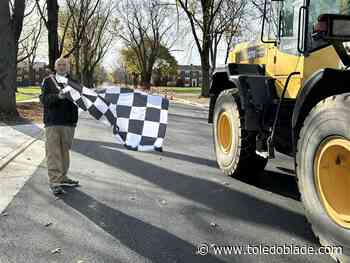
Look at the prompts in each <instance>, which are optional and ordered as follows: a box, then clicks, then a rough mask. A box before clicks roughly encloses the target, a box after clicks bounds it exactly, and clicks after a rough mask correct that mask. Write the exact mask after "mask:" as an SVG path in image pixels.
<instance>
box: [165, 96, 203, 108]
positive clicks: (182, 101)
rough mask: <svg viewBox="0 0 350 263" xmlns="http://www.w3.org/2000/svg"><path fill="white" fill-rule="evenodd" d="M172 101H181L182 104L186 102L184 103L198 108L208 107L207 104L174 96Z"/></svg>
mask: <svg viewBox="0 0 350 263" xmlns="http://www.w3.org/2000/svg"><path fill="white" fill-rule="evenodd" d="M172 101H174V102H178V103H182V104H186V105H191V106H195V107H199V108H202V109H209V105H208V106H207V105H204V104H200V103H197V102H192V101H189V100H184V99H178V98H174V99H173V100H172Z"/></svg>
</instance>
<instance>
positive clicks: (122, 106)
mask: <svg viewBox="0 0 350 263" xmlns="http://www.w3.org/2000/svg"><path fill="white" fill-rule="evenodd" d="M59 81H62V80H59ZM63 81H64V82H65V88H64V89H63V90H62V92H63V93H64V94H65V95H66V97H67V98H68V99H69V100H71V101H72V102H74V103H75V104H76V105H77V106H78V107H79V108H81V109H82V110H84V111H88V112H89V113H90V115H91V116H93V117H94V118H95V119H97V120H100V121H103V122H104V123H106V124H108V125H110V126H111V127H112V128H113V134H114V135H115V137H116V138H117V143H119V144H123V145H125V146H126V147H127V148H129V149H133V150H138V151H149V150H161V149H162V145H163V141H164V138H165V132H166V128H167V123H168V108H169V101H168V100H167V99H165V98H163V97H161V96H156V95H149V94H147V93H144V92H141V91H134V90H131V89H127V88H120V87H117V86H108V87H105V88H104V89H102V90H100V91H98V92H95V91H93V90H91V89H88V88H86V87H83V86H81V85H80V84H78V83H76V82H74V81H68V80H67V81H65V80H63Z"/></svg>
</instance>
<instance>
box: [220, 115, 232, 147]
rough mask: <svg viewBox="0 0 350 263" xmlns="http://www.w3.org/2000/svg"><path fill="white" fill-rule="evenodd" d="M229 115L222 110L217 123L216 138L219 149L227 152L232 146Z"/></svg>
mask: <svg viewBox="0 0 350 263" xmlns="http://www.w3.org/2000/svg"><path fill="white" fill-rule="evenodd" d="M231 127H232V126H231V121H230V116H229V115H228V113H227V112H222V113H221V114H220V116H219V120H218V124H217V138H218V143H219V145H220V148H221V150H222V151H223V152H224V153H228V152H229V151H230V150H231V147H232V128H231Z"/></svg>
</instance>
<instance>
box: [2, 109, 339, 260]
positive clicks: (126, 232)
mask: <svg viewBox="0 0 350 263" xmlns="http://www.w3.org/2000/svg"><path fill="white" fill-rule="evenodd" d="M206 116H207V112H206V111H205V110H203V109H200V108H194V107H190V106H184V105H179V104H176V105H175V104H174V105H172V106H171V109H170V120H169V128H168V131H167V140H166V143H165V145H164V152H163V153H155V152H152V153H140V152H132V151H128V150H126V149H124V148H123V147H120V146H118V145H116V144H115V143H114V141H113V137H112V136H111V134H112V133H111V131H110V130H108V129H107V128H106V127H105V126H104V125H103V124H101V123H98V122H96V121H94V120H92V119H90V118H89V117H88V116H87V115H82V116H81V117H80V121H79V125H78V128H77V133H76V139H75V142H74V149H73V152H72V166H71V172H70V176H71V177H73V178H77V179H79V180H80V182H81V184H82V187H80V188H77V189H71V190H69V191H68V193H67V194H66V195H65V196H64V198H62V199H58V200H57V199H55V198H54V197H53V196H52V195H51V193H50V192H49V191H48V186H47V178H46V167H45V163H44V162H43V163H42V164H41V165H40V166H39V167H38V168H37V170H36V171H35V173H34V174H33V176H32V177H31V179H30V180H29V181H28V182H27V183H26V185H25V186H24V187H23V188H22V189H21V191H20V192H19V193H18V195H17V196H16V197H15V199H14V200H13V201H12V202H11V204H10V205H9V207H8V209H7V211H6V212H7V214H8V215H7V216H2V217H0V237H1V238H0V262H1V263H8V262H11V263H12V262H13V263H22V262H23V263H30V262H33V263H34V262H35V263H39V262H45V263H48V262H49V263H51V262H64V263H66V262H76V263H78V262H80V263H83V262H98V263H104V262H132V263H137V262H160V263H167V262H191V263H192V262H201V263H202V262H219V263H221V262H239V263H244V262H266V263H270V262H332V260H331V259H330V258H329V257H328V256H313V255H299V256H296V255H269V256H268V255H230V256H218V255H214V253H213V252H212V253H211V254H209V255H207V256H200V255H196V253H195V252H196V247H197V245H199V244H201V243H207V244H217V245H242V246H247V245H251V246H253V245H262V246H263V245H264V246H274V245H282V244H286V245H293V246H295V247H296V246H300V247H303V246H312V247H314V248H316V249H317V247H318V245H317V242H316V240H315V238H314V236H313V234H312V232H311V228H310V226H309V225H308V223H307V222H306V219H305V217H304V211H303V208H302V206H301V204H300V202H299V194H298V190H297V188H296V184H295V182H294V178H293V176H292V175H288V173H293V171H292V170H291V169H292V167H293V166H292V163H291V162H289V160H288V158H286V157H283V156H279V158H278V160H276V161H274V162H272V163H271V164H269V166H268V168H267V170H266V171H265V172H264V173H262V174H260V175H259V176H258V178H257V180H256V181H254V182H250V183H247V182H244V181H239V180H236V179H232V178H228V177H225V176H223V175H222V174H221V172H220V171H219V169H218V168H217V166H216V162H215V157H214V152H213V145H212V136H211V125H209V124H208V123H207V121H206ZM48 223H50V225H49V226H47V225H46V224H48ZM58 248H59V251H58V253H53V250H55V249H58Z"/></svg>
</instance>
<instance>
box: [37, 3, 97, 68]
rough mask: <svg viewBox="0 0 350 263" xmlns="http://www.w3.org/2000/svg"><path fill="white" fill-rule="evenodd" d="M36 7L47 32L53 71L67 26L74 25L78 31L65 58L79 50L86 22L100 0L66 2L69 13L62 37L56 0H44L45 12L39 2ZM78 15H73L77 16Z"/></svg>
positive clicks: (62, 45)
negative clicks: (74, 41)
mask: <svg viewBox="0 0 350 263" xmlns="http://www.w3.org/2000/svg"><path fill="white" fill-rule="evenodd" d="M35 1H36V6H37V8H38V10H39V13H40V16H41V19H42V20H43V22H44V25H45V26H46V28H47V30H48V44H49V65H50V68H51V69H54V64H55V61H56V59H57V58H59V57H60V56H61V55H62V52H63V49H64V44H65V39H66V38H65V37H66V32H67V29H68V26H69V25H70V23H74V25H75V26H76V28H77V29H78V30H79V34H78V36H79V37H78V38H77V42H76V43H74V45H73V46H72V48H71V50H68V51H67V53H66V54H64V56H65V57H68V56H69V55H71V54H72V53H73V52H74V50H75V49H76V48H79V46H80V44H81V39H82V37H83V35H84V34H85V28H86V25H87V23H88V21H89V20H90V19H91V18H92V16H93V15H94V13H95V12H96V8H97V7H98V5H99V3H100V0H80V1H78V0H66V5H67V6H68V7H69V10H70V11H71V13H70V15H69V17H68V19H67V20H66V24H65V26H64V29H63V30H62V35H61V36H60V35H59V32H58V31H59V30H58V29H59V5H58V2H57V0H46V5H45V6H46V10H45V7H42V6H41V5H40V0H35ZM91 6H92V7H93V8H91ZM77 13H78V15H75V16H74V15H73V14H77Z"/></svg>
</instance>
